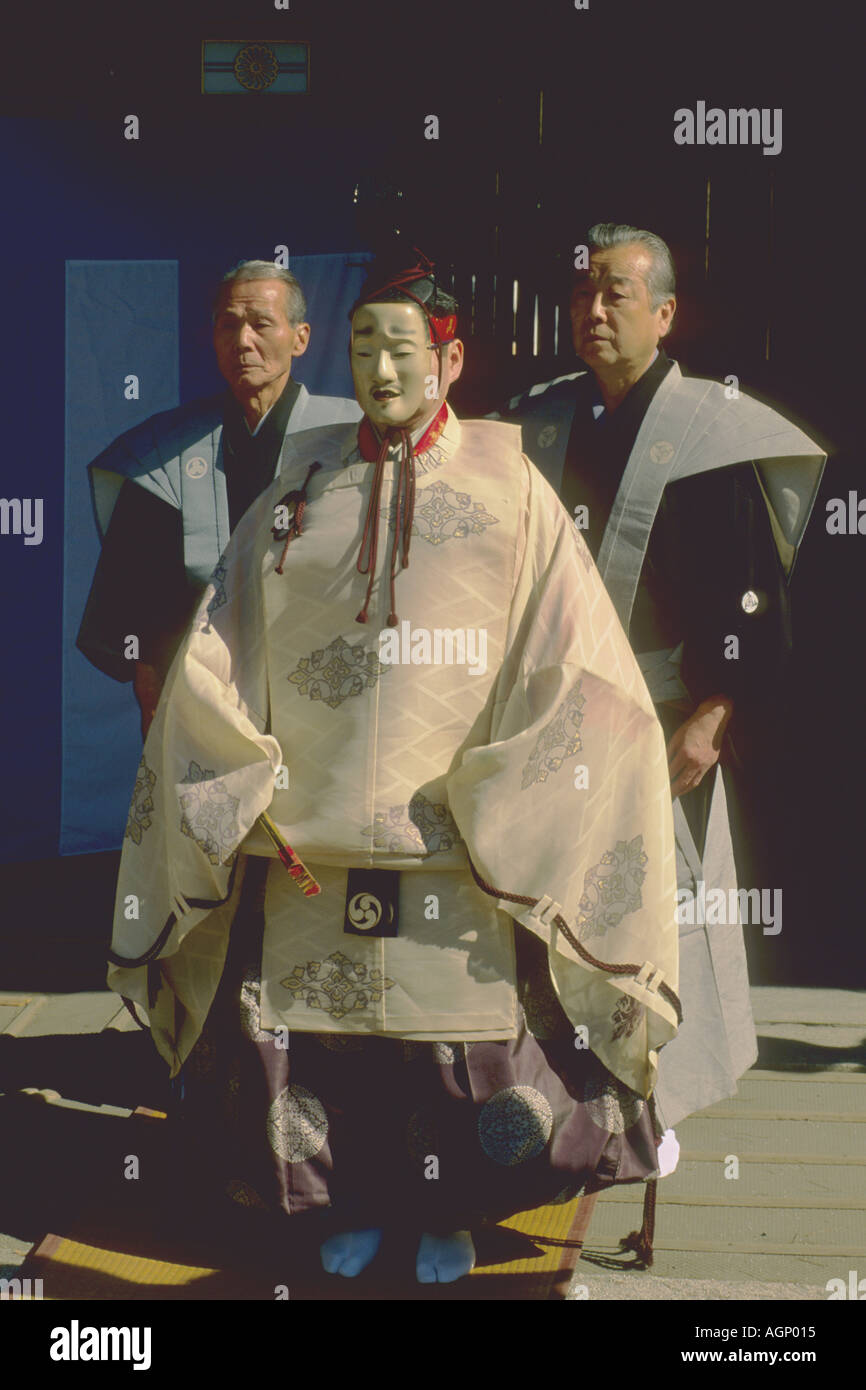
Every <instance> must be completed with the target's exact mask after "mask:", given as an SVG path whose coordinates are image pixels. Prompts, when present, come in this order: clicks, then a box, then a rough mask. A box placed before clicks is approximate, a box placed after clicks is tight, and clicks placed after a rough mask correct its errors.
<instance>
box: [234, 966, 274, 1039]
mask: <svg viewBox="0 0 866 1390" xmlns="http://www.w3.org/2000/svg"><path fill="white" fill-rule="evenodd" d="M240 1013H241V1030H242V1032H243V1034H244V1036H245V1037H247V1038H252V1040H253V1042H273V1041H274V1038H275V1037H276V1034H275V1033H274V1032H273V1030H272V1029H266V1028H263V1027H262V982H261V980H260V979H259V976H258V969H257V967H256V966H254V965H253V966H248V967H247V969H246V971H245V973H244V978H243V980H242V982H241V996H240Z"/></svg>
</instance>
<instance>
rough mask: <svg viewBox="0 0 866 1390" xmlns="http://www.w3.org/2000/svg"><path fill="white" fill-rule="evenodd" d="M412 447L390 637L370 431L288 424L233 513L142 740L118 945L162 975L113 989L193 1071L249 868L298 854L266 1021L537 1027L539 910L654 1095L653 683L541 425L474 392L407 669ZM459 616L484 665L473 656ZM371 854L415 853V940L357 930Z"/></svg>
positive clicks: (285, 896) (599, 1019)
mask: <svg viewBox="0 0 866 1390" xmlns="http://www.w3.org/2000/svg"><path fill="white" fill-rule="evenodd" d="M396 459H397V454H396V451H392V453H391V455H390V456H389V459H388V461H387V463H386V465H385V472H384V478H383V483H382V492H381V501H380V507H379V511H380V517H381V533H380V539H379V555H378V561H377V565H376V576H377V578H376V583H375V587H374V589H373V594H372V601H371V604H370V610H369V621H368V622H367V623H366V624H365V625H361V624H359V623H357V622H356V615H357V614H358V611H359V609H360V608H361V606H362V603H363V598H364V594H365V591H366V587H367V577H366V576H362V575H360V574H359V573H358V571H357V569H356V559H357V556H358V551H359V546H360V543H361V536H362V532H363V529H364V522H365V517H366V513H367V507H368V502H369V498H370V491H371V486H372V480H373V475H374V471H375V467H376V465H375V464H374V463H368V462H364V461H363V459H362V458H361V457H360V454H359V452H358V448H357V428H356V427H355V426H353V425H338V426H332V427H328V428H324V429H318V430H311V431H308V432H305V433H303V434H300V435H297V436H295V437H294V438H293V439H291V440H287V445H286V455H285V462H284V471H283V473H282V474H281V476H280V478H279V479H277V480H276V481H275V483H274V484H273V486H272V487H271V489H270V490H269V491H267V492H265V493H263V494H262V496H261V497H260V498H259V499H258V500H257V502H256V503H255V504H254V505H253V507H252V508H251V509H250V510H249V512H248V513H247V514H246V516H245V517H244V519H243V521H242V522H241V524H240V525H239V526H238V528H237V529H236V531H235V533H234V535H233V537H232V539H231V542H230V544H229V546H228V548H227V550H226V551H225V553H224V555H223V557H222V559H221V561H220V563H219V565H218V567H217V569H216V571H215V573H214V575H213V578H212V580H211V582H210V584H209V586H208V588H207V590H206V591H205V594H204V596H203V599H202V603H201V606H200V608H199V611H198V614H197V616H196V619H195V621H194V622H193V625H192V628H191V631H190V633H189V635H188V637H187V640H186V642H185V644H184V646H183V647H182V648H181V649H180V651H179V653H178V656H177V658H176V660H175V663H174V665H173V667H172V670H171V672H170V674H169V678H168V681H167V684H166V688H165V692H164V695H163V698H162V701H161V703H160V706H159V710H158V712H157V715H156V718H155V720H154V723H153V725H152V727H151V730H150V733H149V735H148V739H147V743H146V744H145V748H144V753H143V757H142V763H141V767H140V769H139V775H138V780H137V782H136V788H135V793H134V795H133V800H132V805H131V808H130V815H129V822H128V826H127V832H126V838H125V841H124V849H123V857H122V862H121V872H120V880H119V885H118V896H117V906H116V910H115V927H114V937H113V941H112V949H113V953H114V955H115V957H116V958H117V960H118V961H119V960H121V959H122V960H124V961H126V962H140V963H138V964H133V963H129V964H126V965H120V964H114V965H112V968H111V970H110V972H109V983H110V984H111V986H112V987H113V988H114V989H116V990H118V991H119V992H120V993H122V994H124V995H126V996H127V997H130V998H133V999H135V1000H137V1001H138V1002H139V1004H140V1005H141V1006H142V1007H143V1008H144V1009H145V1010H146V1011H147V1012H148V1014H149V1017H150V1021H151V1027H152V1031H153V1036H154V1040H155V1042H156V1045H157V1047H158V1048H159V1050H160V1051H161V1053H162V1055H163V1056H164V1057H165V1058H166V1060H167V1061H168V1062H169V1065H170V1067H171V1071H172V1075H175V1074H177V1072H178V1070H179V1069H180V1066H181V1065H182V1063H183V1061H184V1059H185V1058H186V1057H187V1056H188V1055H189V1052H190V1050H191V1049H192V1047H193V1046H194V1044H195V1041H196V1039H197V1037H198V1036H199V1034H200V1032H201V1029H202V1026H203V1024H204V1021H205V1018H206V1016H207V1012H208V1009H209V1007H210V1004H211V1002H212V1000H213V997H214V994H215V992H216V988H217V985H218V983H219V979H220V975H221V971H222V968H223V963H224V960H225V953H226V948H227V942H228V933H229V930H230V927H231V921H232V917H233V913H234V911H235V908H236V904H237V899H238V896H239V890H240V885H241V881H242V876H243V868H244V864H245V856H246V855H247V854H255V855H263V856H272V857H273V862H272V863H271V865H270V868H269V873H268V877H267V889H266V900H265V921H266V926H265V935H264V944H263V961H262V1017H261V1025H262V1027H263V1028H269V1029H272V1028H277V1027H279V1026H280V1025H285V1026H286V1027H288V1029H289V1030H290V1031H295V1032H297V1031H310V1032H317V1033H323V1032H324V1033H328V1032H334V1033H346V1032H353V1033H367V1034H369V1033H375V1034H382V1035H390V1036H395V1037H402V1038H417V1039H428V1040H429V1039H432V1040H439V1039H441V1040H449V1041H452V1040H464V1041H467V1042H471V1041H473V1040H482V1039H498V1038H511V1037H514V1036H516V1032H517V1027H518V1010H517V983H518V982H517V979H516V970H515V951H514V920H515V919H516V920H517V921H519V922H521V923H522V924H523V926H524V927H525V928H527V929H528V930H530V931H532V932H534V933H535V934H536V935H537V936H538V937H540V938H541V940H543V941H544V942H545V943H546V945H547V947H548V961H549V967H550V975H551V979H552V981H553V985H554V987H555V990H556V992H557V994H558V996H559V999H560V1002H561V1004H562V1007H563V1009H564V1010H565V1013H566V1014H567V1016H568V1018H569V1019H570V1021H571V1022H572V1024H573V1025H574V1027H575V1042H576V1046H582V1045H585V1043H586V1042H588V1045H589V1047H590V1048H591V1049H592V1050H593V1051H594V1052H595V1053H596V1054H597V1056H598V1057H599V1058H600V1059H601V1061H602V1062H603V1063H604V1065H605V1066H606V1067H608V1068H609V1070H610V1071H611V1072H613V1074H614V1075H615V1076H617V1077H618V1078H619V1079H620V1080H621V1081H622V1082H624V1083H625V1084H626V1085H627V1086H629V1087H631V1088H632V1089H633V1090H635V1091H638V1092H639V1093H640V1094H642V1095H644V1096H646V1095H648V1094H649V1093H650V1091H651V1090H652V1087H653V1084H654V1080H655V1076H656V1068H657V1053H658V1049H659V1047H660V1046H661V1045H663V1044H664V1043H666V1042H667V1041H669V1040H670V1039H671V1038H673V1036H674V1035H675V1033H676V1028H677V1019H676V1012H675V1009H674V1007H673V1005H672V1004H671V1002H670V1000H669V998H667V997H665V994H664V993H663V992H660V986H662V984H663V983H664V984H665V985H667V986H669V987H670V989H672V990H676V986H677V927H676V920H675V910H676V899H675V886H676V878H675V862H674V837H673V825H672V815H671V802H670V792H669V781H668V772H667V762H666V757H665V748H664V739H663V736H662V732H661V728H660V725H659V723H658V721H657V719H656V716H655V713H654V710H653V705H652V701H651V700H650V697H649V694H648V692H647V689H646V686H645V684H644V681H643V678H642V676H641V674H640V671H639V669H638V666H637V664H636V662H635V659H634V657H633V655H632V653H631V650H630V648H629V646H628V643H627V641H626V639H625V636H624V634H623V631H622V628H621V625H620V623H619V620H618V619H617V617H616V614H615V612H614V609H613V606H612V604H611V601H610V599H609V598H608V596H607V594H606V592H605V589H604V586H603V584H602V583H601V581H600V579H599V577H598V574H597V573H596V570H595V566H594V565H593V562H592V560H591V558H590V556H589V553H588V551H587V549H586V546H585V544H584V542H583V540H582V538H581V536H580V533H579V532H578V531H577V530H576V529H575V527H574V525H573V523H572V522H571V520H570V519H569V517H568V516H567V515H566V513H565V511H564V510H563V508H562V506H561V505H560V503H559V501H558V499H557V498H556V496H555V494H554V493H553V491H552V490H551V488H550V487H549V485H548V484H547V483H546V482H545V481H544V479H543V478H542V477H541V475H540V474H539V473H538V471H537V470H536V469H535V467H534V466H533V465H532V464H531V463H530V462H529V461H528V459H526V458H525V456H524V455H523V454H522V453H521V452H520V435H519V431H518V430H517V429H516V428H515V427H513V426H509V425H504V424H498V423H491V422H487V421H475V422H469V423H466V422H464V423H462V424H461V423H460V422H458V421H457V419H456V417H455V416H454V415H453V414H452V413H451V411H450V409H449V411H448V416H447V421H446V425H445V429H444V431H443V433H442V434H441V436H440V438H439V439H438V441H437V442H436V444H435V445H433V446H432V447H431V448H429V449H427V450H426V451H425V452H424V453H422V454H420V455H417V456H416V458H415V471H416V483H417V496H416V502H415V511H414V524H413V529H412V542H411V554H410V561H409V565H408V567H407V568H406V569H405V570H402V571H401V572H400V573H399V574H398V577H397V581H396V608H397V613H398V615H399V619H400V621H401V623H408V624H409V628H408V629H406V630H405V631H404V630H403V629H401V628H398V629H397V630H396V632H397V633H398V634H399V635H400V636H401V639H402V640H403V641H404V642H406V645H405V647H404V649H403V650H404V651H405V654H406V655H408V656H409V657H410V658H411V656H412V652H413V650H414V652H415V654H416V657H418V658H419V659H418V660H414V661H413V660H411V659H410V660H408V661H406V662H405V663H404V662H399V663H397V662H394V661H389V660H383V659H381V658H382V657H383V656H385V655H386V652H385V651H383V649H382V648H381V647H380V632H382V631H386V632H393V631H394V630H393V629H387V628H386V627H385V624H386V619H387V614H388V611H389V607H390V603H389V597H388V569H389V566H390V561H391V540H392V535H393V529H392V528H393V522H394V518H393V515H392V512H393V510H394V508H393V506H392V502H393V498H394V487H395V479H396V476H397V470H398V465H397V462H396ZM313 461H317V462H319V463H320V465H321V467H320V470H319V471H318V472H317V473H316V474H315V475H314V476H313V477H312V480H311V481H310V483H309V486H308V488H307V498H308V501H307V506H306V511H305V514H304V517H303V534H302V535H300V536H299V537H296V538H295V539H294V540H293V541H292V542H291V544H290V545H289V546H288V549H287V552H286V557H285V568H284V573H283V574H277V573H276V566H277V564H278V563H279V559H280V555H281V553H282V550H283V544H282V542H281V541H276V540H274V538H273V536H272V533H271V527H272V526H273V525H274V520H275V511H274V508H275V506H276V505H277V504H278V503H279V502H280V499H281V498H282V497H283V496H284V494H286V493H287V492H289V491H290V490H291V489H296V488H299V487H300V486H301V483H302V482H303V480H304V478H305V476H306V474H307V470H308V468H309V466H310V464H311V463H312V462H313ZM437 630H438V631H439V633H440V648H439V650H438V653H437V648H436V645H435V640H436V632H437ZM446 630H448V631H449V632H450V634H451V638H450V641H449V638H447V637H446V638H444V639H443V638H442V634H443V633H444V632H445V631H446ZM455 632H461V633H463V634H464V635H465V636H466V639H467V648H466V652H465V653H464V656H466V657H467V658H468V657H472V656H474V657H475V660H474V661H473V662H470V660H464V661H463V663H462V664H461V663H460V662H459V657H460V655H461V652H460V649H459V639H458V638H456V637H455V636H454V634H455ZM425 633H426V634H427V635H426V637H425V635H424V634H425ZM482 634H483V641H482ZM407 638H408V641H406V639H407ZM389 640H390V639H389ZM413 644H414V645H413ZM482 650H483V651H484V653H485V656H486V661H484V662H482V661H481V660H480V659H479V656H480V653H481V651H482ZM449 653H450V655H451V656H452V658H457V659H453V660H452V661H451V662H450V663H449V662H448V661H447V657H448V655H449ZM437 654H438V656H439V658H440V659H439V661H438V662H436V661H434V660H433V659H429V660H428V659H426V658H428V657H429V658H432V657H434V656H436V655H437ZM392 655H393V653H392ZM473 666H474V669H473ZM482 667H483V668H484V669H482ZM281 768H282V769H284V771H283V772H282V773H281V771H280V769H281ZM286 782H288V785H287V786H286V785H284V784H285V783H286ZM264 810H267V811H268V813H269V815H270V816H271V817H272V819H273V820H274V821H275V822H276V824H277V826H278V827H279V829H280V832H281V834H282V835H283V837H284V839H285V840H286V841H288V843H289V844H290V845H291V846H292V848H293V849H294V850H295V851H296V852H297V853H298V854H299V855H300V856H301V858H302V859H303V860H304V861H305V863H306V864H307V865H308V867H309V868H310V870H311V871H312V872H313V873H314V874H315V876H316V877H317V879H318V880H319V881H320V883H321V885H322V890H323V891H322V893H321V894H320V895H319V896H318V897H311V898H307V897H305V896H303V894H302V893H301V892H299V890H298V888H297V887H296V885H295V883H294V882H293V881H292V880H291V879H290V878H289V877H288V875H287V874H286V872H285V870H284V868H283V867H282V865H281V864H280V862H279V860H277V859H276V857H275V856H274V851H273V849H272V848H271V845H270V842H269V840H268V839H267V838H266V836H265V835H264V833H263V832H262V830H261V827H260V826H257V825H256V824H255V822H256V820H257V817H258V816H259V814H260V813H261V812H262V811H264ZM469 858H471V860H472V863H473V864H474V866H475V869H476V872H477V874H478V875H479V876H480V877H481V879H483V880H484V881H485V882H486V883H487V884H488V885H489V886H490V887H491V888H492V889H494V890H495V891H494V892H493V894H492V895H491V894H490V893H488V892H485V891H482V890H481V889H480V888H479V887H478V886H477V885H476V882H475V880H474V878H473V876H472V873H471V871H470V868H469V862H468V861H469ZM351 867H361V868H363V867H368V868H381V869H391V870H399V871H400V879H399V928H398V934H397V936H396V937H373V936H365V935H353V934H347V933H346V932H345V931H344V914H345V908H346V881H347V871H348V869H349V868H351ZM499 893H508V894H514V895H518V896H520V895H522V896H526V897H529V898H532V899H538V900H539V901H538V903H537V904H536V906H535V907H524V906H522V905H520V904H515V903H511V902H509V901H506V900H504V899H500V898H499V897H498V894H499ZM224 900H225V901H224ZM557 912H561V914H562V915H563V917H564V918H565V921H566V922H567V923H569V924H570V927H571V930H572V932H573V933H574V934H575V935H576V937H577V938H578V939H579V941H580V942H581V944H582V945H583V946H584V947H585V948H586V950H587V951H588V952H589V953H590V954H591V955H592V956H593V957H594V958H596V959H598V960H601V961H602V962H604V963H605V964H606V965H616V964H623V963H627V964H629V965H631V966H632V967H637V969H633V970H632V973H631V974H622V973H620V974H611V973H609V972H608V971H607V970H604V969H601V968H598V967H597V966H594V965H591V964H589V963H588V962H587V961H586V960H584V959H582V958H581V956H580V955H579V954H578V952H576V951H575V950H574V948H573V947H572V946H571V945H570V944H569V942H568V941H567V939H566V938H565V936H564V934H563V933H562V932H561V931H560V930H558V929H557V927H556V926H555V924H554V923H553V917H554V915H555V914H556V913H557ZM145 957H146V958H147V959H143V958H145Z"/></svg>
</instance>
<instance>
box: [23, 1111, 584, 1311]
mask: <svg viewBox="0 0 866 1390" xmlns="http://www.w3.org/2000/svg"><path fill="white" fill-rule="evenodd" d="M160 1118H161V1117H160V1116H158V1115H155V1114H154V1113H153V1112H143V1111H139V1112H136V1114H135V1115H133V1116H131V1117H130V1119H129V1120H128V1121H123V1122H122V1123H123V1125H124V1126H126V1125H127V1124H129V1126H130V1129H133V1128H134V1129H135V1131H136V1134H135V1143H130V1146H129V1147H130V1151H132V1152H135V1153H137V1154H139V1155H140V1156H141V1162H142V1171H143V1172H144V1171H146V1169H147V1168H150V1166H151V1163H152V1162H153V1159H154V1158H155V1157H156V1153H157V1151H158V1150H161V1149H162V1145H161V1143H160V1140H161V1139H162V1135H161V1134H160V1133H159V1132H160V1131H161V1130H162V1128H163V1127H162V1125H161V1124H159V1123H158V1122H157V1121H158V1120H159V1119H160ZM155 1122H157V1123H155ZM130 1138H132V1136H131V1135H130ZM161 1156H162V1158H163V1160H164V1157H165V1155H164V1153H163V1154H162V1155H161ZM151 1171H153V1170H152V1169H151ZM163 1177H164V1178H165V1179H166V1180H165V1181H160V1182H147V1183H144V1182H141V1181H139V1182H128V1183H125V1184H124V1185H123V1187H122V1188H120V1189H119V1190H118V1189H117V1188H115V1190H114V1192H113V1193H108V1192H107V1193H105V1194H104V1197H103V1199H102V1200H100V1201H99V1203H98V1204H94V1205H92V1206H91V1208H90V1209H89V1210H88V1211H86V1212H84V1213H82V1215H81V1216H80V1217H79V1218H77V1219H76V1220H75V1221H74V1222H72V1223H70V1225H69V1227H68V1229H66V1230H64V1231H62V1232H58V1231H55V1232H50V1233H48V1234H47V1235H45V1237H44V1238H43V1239H42V1240H41V1241H40V1242H38V1244H37V1245H36V1246H35V1247H34V1249H33V1250H32V1251H31V1253H30V1254H29V1256H28V1257H27V1259H26V1261H25V1263H24V1265H23V1267H22V1268H21V1277H22V1278H25V1279H26V1278H29V1279H31V1280H33V1279H41V1280H42V1291H43V1297H44V1298H45V1299H54V1300H60V1301H76V1302H77V1301H79V1300H83V1301H87V1300H101V1299H109V1300H127V1299H129V1300H147V1299H158V1300H189V1299H193V1300H210V1299H231V1300H274V1299H279V1298H284V1299H285V1298H289V1299H291V1300H296V1301H297V1300H300V1301H309V1300H333V1299H337V1300H341V1301H345V1300H349V1301H365V1300H376V1301H381V1300H393V1301H401V1302H403V1301H419V1300H420V1301H430V1300H434V1301H435V1300H444V1301H466V1300H475V1299H481V1300H484V1299H487V1300H497V1301H498V1300H501V1299H505V1300H511V1299H518V1300H557V1299H562V1298H564V1297H565V1294H566V1292H567V1290H568V1286H569V1284H570V1282H571V1278H572V1275H573V1273H574V1268H575V1265H576V1264H577V1261H578V1259H579V1258H580V1251H581V1247H582V1243H583V1240H584V1238H585V1235H586V1231H587V1229H588V1226H589V1221H590V1218H591V1215H592V1210H593V1207H594V1205H595V1196H594V1195H593V1196H590V1197H585V1198H575V1199H574V1200H572V1201H571V1202H568V1203H563V1204H560V1205H553V1206H546V1207H540V1208H537V1209H536V1210H534V1211H529V1212H522V1213H520V1214H518V1215H517V1216H514V1217H511V1218H510V1219H508V1220H507V1221H503V1222H501V1223H499V1224H498V1225H491V1226H485V1227H482V1228H480V1229H479V1230H478V1231H473V1238H474V1240H475V1245H476V1252H477V1263H476V1267H475V1269H474V1270H473V1271H472V1274H471V1275H469V1277H468V1278H465V1279H462V1280H459V1281H458V1282H457V1283H456V1284H447V1285H422V1284H419V1283H418V1282H417V1280H416V1278H415V1269H414V1263H415V1253H416V1244H417V1236H414V1235H409V1234H407V1235H406V1236H403V1237H397V1238H395V1237H391V1238H390V1239H389V1240H387V1241H385V1242H383V1247H382V1250H381V1251H380V1253H379V1255H378V1256H377V1258H376V1259H375V1260H374V1261H373V1263H372V1264H371V1265H370V1267H369V1269H367V1270H365V1271H364V1273H363V1274H361V1275H360V1276H359V1277H358V1278H356V1279H344V1278H342V1277H341V1276H339V1275H327V1274H325V1273H324V1271H323V1270H322V1268H321V1264H320V1260H319V1253H318V1247H319V1245H320V1244H321V1241H322V1239H323V1238H324V1236H325V1234H326V1233H327V1225H326V1223H327V1213H324V1212H323V1213H320V1212H314V1213H310V1214H309V1215H307V1216H300V1217H293V1218H292V1219H291V1222H289V1221H284V1222H275V1221H274V1218H273V1217H272V1216H268V1215H267V1214H265V1213H262V1212H259V1211H254V1210H251V1209H248V1208H237V1207H233V1206H232V1205H231V1204H230V1203H228V1202H226V1203H225V1207H224V1209H223V1208H220V1210H219V1213H218V1219H216V1220H215V1219H214V1211H213V1209H212V1208H211V1209H210V1210H209V1211H208V1210H205V1209H204V1208H202V1210H200V1211H196V1210H194V1208H193V1207H191V1206H190V1205H189V1203H188V1201H187V1200H185V1199H184V1197H183V1196H182V1195H181V1196H177V1195H175V1196H172V1195H170V1194H171V1192H172V1184H171V1182H170V1180H168V1178H169V1175H168V1174H166V1173H163ZM287 1236H289V1237H290V1239H288V1240H287Z"/></svg>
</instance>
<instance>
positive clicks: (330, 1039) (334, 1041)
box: [312, 1033, 366, 1052]
mask: <svg viewBox="0 0 866 1390" xmlns="http://www.w3.org/2000/svg"><path fill="white" fill-rule="evenodd" d="M312 1036H313V1037H314V1038H315V1039H316V1042H317V1043H321V1045H322V1047H324V1048H327V1050H328V1052H361V1051H362V1049H363V1047H364V1043H365V1041H366V1039H365V1038H359V1037H358V1036H357V1035H355V1034H352V1033H313V1034H312Z"/></svg>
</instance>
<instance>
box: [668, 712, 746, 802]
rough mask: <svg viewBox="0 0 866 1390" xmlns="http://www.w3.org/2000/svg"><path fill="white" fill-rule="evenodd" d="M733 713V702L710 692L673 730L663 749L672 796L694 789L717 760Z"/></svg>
mask: <svg viewBox="0 0 866 1390" xmlns="http://www.w3.org/2000/svg"><path fill="white" fill-rule="evenodd" d="M733 712H734V705H733V701H732V700H729V699H728V697H727V695H714V696H712V698H711V699H709V700H704V702H703V704H700V705H698V708H697V709H696V710H695V712H694V714H693V715H691V716H690V717H689V718H688V719H687V720H686V721H685V723H684V724H681V725H680V727H679V728H678V729H677V731H676V733H675V734H674V736H673V738H672V739H671V741H670V743H669V744H668V748H667V753H668V766H669V768H670V774H671V794H672V795H673V796H675V797H677V796H682V795H683V793H684V792H692V791H694V789H695V787H698V786H700V784H701V782H702V781H703V779H704V777H705V776H706V775H707V773H708V772H709V770H710V768H711V767H713V766H714V765H715V764H716V763H717V762H718V760H719V752H720V751H721V747H722V739H723V737H724V734H725V729H726V728H727V727H728V723H729V721H730V718H731V715H732V714H733Z"/></svg>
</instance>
